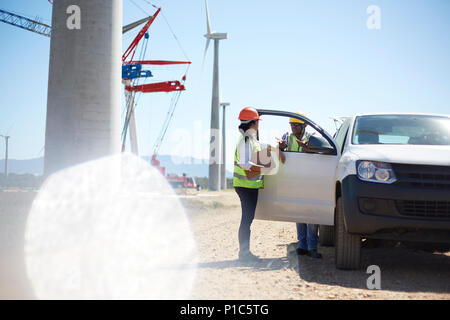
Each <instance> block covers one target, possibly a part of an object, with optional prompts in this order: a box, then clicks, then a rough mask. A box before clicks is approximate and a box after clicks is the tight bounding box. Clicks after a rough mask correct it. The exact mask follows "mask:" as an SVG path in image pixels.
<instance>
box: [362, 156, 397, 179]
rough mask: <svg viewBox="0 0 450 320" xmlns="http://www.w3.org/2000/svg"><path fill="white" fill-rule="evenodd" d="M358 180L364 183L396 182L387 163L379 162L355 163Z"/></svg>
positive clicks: (364, 161) (392, 171) (363, 161)
mask: <svg viewBox="0 0 450 320" xmlns="http://www.w3.org/2000/svg"><path fill="white" fill-rule="evenodd" d="M356 172H357V174H358V178H359V179H361V180H364V181H371V182H379V183H393V182H395V181H397V178H396V176H395V173H394V170H392V167H391V165H390V164H389V163H386V162H379V161H366V160H359V161H356Z"/></svg>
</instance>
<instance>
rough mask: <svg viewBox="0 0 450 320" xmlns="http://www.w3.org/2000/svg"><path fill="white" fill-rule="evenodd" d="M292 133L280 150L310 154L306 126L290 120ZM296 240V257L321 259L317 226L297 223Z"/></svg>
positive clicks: (287, 135) (303, 123)
mask: <svg viewBox="0 0 450 320" xmlns="http://www.w3.org/2000/svg"><path fill="white" fill-rule="evenodd" d="M296 113H297V114H299V115H302V116H304V117H306V114H304V113H301V112H296ZM289 124H290V125H291V130H292V133H291V134H289V133H286V134H284V135H283V137H282V141H280V143H279V148H280V150H284V151H289V152H310V149H309V147H308V140H309V137H310V134H309V133H307V132H306V126H307V124H306V123H305V122H304V121H302V120H300V119H297V118H290V119H289ZM296 227H297V239H298V248H297V254H298V255H305V254H306V255H308V256H310V257H313V258H322V255H321V254H320V253H319V252H317V244H318V242H319V236H318V231H319V226H318V225H317V224H305V223H297V224H296Z"/></svg>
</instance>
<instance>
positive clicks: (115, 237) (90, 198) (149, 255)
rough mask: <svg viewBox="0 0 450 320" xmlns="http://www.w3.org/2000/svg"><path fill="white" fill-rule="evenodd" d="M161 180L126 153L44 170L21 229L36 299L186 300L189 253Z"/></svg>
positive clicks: (182, 218)
mask: <svg viewBox="0 0 450 320" xmlns="http://www.w3.org/2000/svg"><path fill="white" fill-rule="evenodd" d="M174 195H175V193H174V191H173V190H172V189H171V188H170V186H169V184H168V183H167V181H166V180H165V178H164V177H163V176H162V175H161V174H160V173H159V172H158V171H157V170H156V169H155V168H153V167H151V166H150V165H149V164H147V163H146V162H144V161H143V160H141V159H139V158H137V157H135V156H132V155H130V154H124V155H117V156H112V157H107V158H103V159H100V160H95V161H91V162H87V163H84V164H81V165H78V166H76V167H72V168H69V169H67V170H64V171H60V172H57V173H55V174H53V175H52V176H50V177H49V178H48V179H47V181H46V182H45V184H44V185H43V187H42V189H41V191H40V193H39V195H38V196H37V198H36V199H35V201H34V203H33V206H32V209H31V212H30V215H29V219H28V222H27V228H26V234H25V257H26V265H27V266H26V267H27V273H28V276H29V278H30V280H31V282H32V284H33V287H34V291H35V293H36V296H37V297H38V298H40V299H186V298H189V293H190V290H191V287H192V284H193V281H194V278H195V270H196V268H195V267H196V262H197V251H196V245H195V242H194V240H193V237H192V233H191V230H190V226H189V222H188V220H187V217H186V214H185V211H184V208H183V207H182V205H181V204H180V202H179V200H178V199H176V197H174Z"/></svg>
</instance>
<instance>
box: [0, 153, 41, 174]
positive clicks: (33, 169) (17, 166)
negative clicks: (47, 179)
mask: <svg viewBox="0 0 450 320" xmlns="http://www.w3.org/2000/svg"><path fill="white" fill-rule="evenodd" d="M4 168H5V159H2V160H0V172H1V173H3V172H4ZM8 172H9V173H18V174H23V173H31V174H34V175H42V173H43V172H44V158H43V157H41V158H34V159H28V160H16V159H8Z"/></svg>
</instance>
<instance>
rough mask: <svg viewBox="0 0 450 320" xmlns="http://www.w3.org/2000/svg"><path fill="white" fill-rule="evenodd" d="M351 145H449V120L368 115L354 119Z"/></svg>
mask: <svg viewBox="0 0 450 320" xmlns="http://www.w3.org/2000/svg"><path fill="white" fill-rule="evenodd" d="M352 143H353V144H417V145H445V146H448V145H450V117H444V116H427V115H370V116H359V117H357V118H356V120H355V125H354V127H353V135H352Z"/></svg>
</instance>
